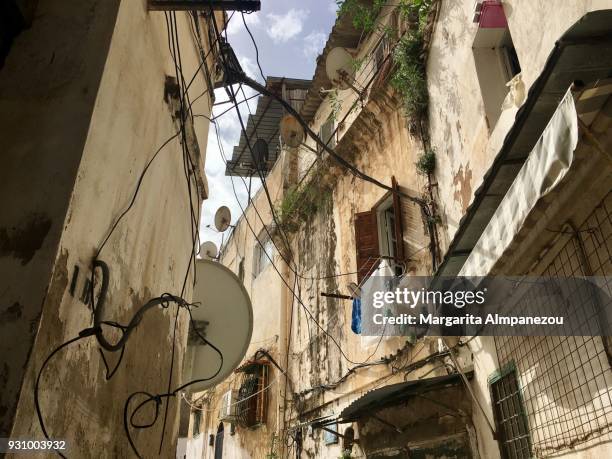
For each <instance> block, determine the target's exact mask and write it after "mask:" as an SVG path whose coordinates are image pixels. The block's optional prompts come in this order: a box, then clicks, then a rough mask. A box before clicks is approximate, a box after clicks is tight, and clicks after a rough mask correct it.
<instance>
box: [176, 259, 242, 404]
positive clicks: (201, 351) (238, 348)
mask: <svg viewBox="0 0 612 459" xmlns="http://www.w3.org/2000/svg"><path fill="white" fill-rule="evenodd" d="M196 279H197V280H196V284H195V287H194V290H193V302H194V303H197V304H198V306H197V307H193V308H192V309H191V316H192V318H193V324H192V325H193V326H192V327H190V330H189V337H188V339H187V352H186V354H185V361H184V364H183V383H186V382H189V381H197V380H203V381H201V382H198V383H195V384H192V385H190V386H188V387H187V388H186V390H187V391H188V392H190V393H194V392H200V391H203V390H205V389H208V388H210V387H213V386H215V385H217V384H218V383H220V382H221V381H223V380H224V379H225V378H227V376H229V374H230V373H231V372H232V371H234V369H235V368H236V367H237V366H238V365H239V364H240V362H241V361H242V359H243V358H244V356H245V354H246V351H247V349H248V347H249V344H250V342H251V334H252V333H253V308H252V306H251V300H250V298H249V294H248V293H247V291H246V289H245V288H244V285H242V282H241V281H240V279H238V277H237V276H236V275H235V274H234V273H233V272H232V271H231V270H230V269H228V268H227V267H225V266H223V265H222V264H220V263H215V262H213V261H210V260H196ZM194 328H195V330H194ZM196 330H197V333H196ZM198 333H199V334H200V335H202V336H203V337H204V338H206V340H207V341H210V342H211V343H212V344H214V345H215V347H217V348H218V349H219V351H220V352H221V353H222V354H223V365H222V366H221V370H220V371H219V374H217V376H215V377H214V378H212V379H210V380H206V381H204V380H205V379H207V378H210V377H211V376H212V375H214V374H215V372H216V371H217V369H218V368H219V364H220V358H219V355H218V354H217V352H216V351H215V350H214V349H213V348H212V347H211V346H209V345H207V344H206V343H205V342H203V341H202V339H201V338H200V337H199V336H198Z"/></svg>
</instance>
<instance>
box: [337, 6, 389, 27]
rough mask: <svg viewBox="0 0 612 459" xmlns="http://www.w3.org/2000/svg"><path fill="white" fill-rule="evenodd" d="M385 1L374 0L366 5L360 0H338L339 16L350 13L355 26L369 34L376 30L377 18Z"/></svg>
mask: <svg viewBox="0 0 612 459" xmlns="http://www.w3.org/2000/svg"><path fill="white" fill-rule="evenodd" d="M385 3H386V0H373V2H372V4H371V5H366V4H364V3H363V2H362V1H360V0H336V5H338V13H337V14H338V16H342V15H345V14H350V15H351V17H352V22H353V26H354V27H355V28H356V29H357V30H361V31H362V32H363V33H365V34H368V33H370V32H372V31H373V30H374V26H375V25H376V18H377V17H378V14H379V13H380V10H382V7H383V6H384V5H385Z"/></svg>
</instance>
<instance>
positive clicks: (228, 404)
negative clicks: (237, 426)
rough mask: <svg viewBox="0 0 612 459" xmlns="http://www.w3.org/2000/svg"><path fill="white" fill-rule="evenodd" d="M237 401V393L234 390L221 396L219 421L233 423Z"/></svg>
mask: <svg viewBox="0 0 612 459" xmlns="http://www.w3.org/2000/svg"><path fill="white" fill-rule="evenodd" d="M237 401H238V393H237V391H235V390H229V391H227V392H226V393H225V394H223V398H222V399H221V410H220V413H219V420H221V421H229V422H231V421H235V420H236V417H237V415H236V407H237Z"/></svg>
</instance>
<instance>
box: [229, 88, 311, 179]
mask: <svg viewBox="0 0 612 459" xmlns="http://www.w3.org/2000/svg"><path fill="white" fill-rule="evenodd" d="M310 85H311V81H310V80H300V79H294V78H280V77H268V78H267V80H266V87H267V88H268V89H270V90H271V91H274V92H275V93H277V94H279V95H281V96H283V97H284V98H288V99H289V102H290V103H291V105H292V106H294V108H296V109H297V110H299V109H300V108H301V107H302V104H303V98H304V96H305V94H306V91H307V89H308V88H310ZM283 86H284V91H285V94H283ZM283 115H284V110H283V107H282V106H281V104H280V103H279V102H278V101H276V100H274V99H273V98H271V97H269V96H265V95H261V96H259V98H258V99H257V109H256V110H255V113H254V114H251V115H249V117H248V119H247V122H246V133H247V135H248V139H249V143H250V146H251V149H252V148H253V145H254V144H255V142H256V141H257V139H263V140H264V141H265V142H266V143H267V144H268V161H267V162H266V164H265V165H264V166H265V167H263V173H264V175H267V173H268V172H269V171H270V169H272V166H273V165H274V163H275V162H276V160H277V158H278V155H279V153H280V147H281V146H280V138H279V125H280V120H281V118H282V117H283ZM251 149H249V145H248V143H247V136H245V134H244V132H243V133H242V134H241V135H240V140H239V142H238V145H236V146H234V149H233V152H232V158H231V159H230V160H229V161H228V162H227V167H226V169H225V175H230V176H232V175H233V176H242V177H250V176H253V177H257V176H258V172H257V167H256V166H255V162H254V161H253V157H252V154H251Z"/></svg>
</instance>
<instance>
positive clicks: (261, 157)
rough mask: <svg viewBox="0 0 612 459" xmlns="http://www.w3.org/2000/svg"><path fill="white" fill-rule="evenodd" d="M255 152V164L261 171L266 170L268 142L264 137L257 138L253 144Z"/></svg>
mask: <svg viewBox="0 0 612 459" xmlns="http://www.w3.org/2000/svg"><path fill="white" fill-rule="evenodd" d="M253 153H254V154H255V165H256V166H257V168H258V169H259V170H261V171H264V170H266V167H267V163H268V142H266V141H265V140H264V139H257V140H256V141H255V144H254V145H253Z"/></svg>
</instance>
